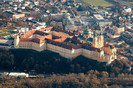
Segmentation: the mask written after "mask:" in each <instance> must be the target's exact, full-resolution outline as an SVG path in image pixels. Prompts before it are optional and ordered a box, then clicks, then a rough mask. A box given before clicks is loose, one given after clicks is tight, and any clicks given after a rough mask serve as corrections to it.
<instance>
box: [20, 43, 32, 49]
mask: <svg viewBox="0 0 133 88" xmlns="http://www.w3.org/2000/svg"><path fill="white" fill-rule="evenodd" d="M19 48H24V49H32V42H28V41H27V42H26V41H21V42H19Z"/></svg>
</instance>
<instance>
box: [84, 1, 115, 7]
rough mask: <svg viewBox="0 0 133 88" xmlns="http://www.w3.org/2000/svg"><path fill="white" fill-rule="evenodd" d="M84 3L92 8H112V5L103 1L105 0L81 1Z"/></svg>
mask: <svg viewBox="0 0 133 88" xmlns="http://www.w3.org/2000/svg"><path fill="white" fill-rule="evenodd" d="M83 1H84V2H85V3H88V4H90V5H94V6H103V7H108V6H112V5H113V4H111V3H109V2H107V1H105V0H83Z"/></svg>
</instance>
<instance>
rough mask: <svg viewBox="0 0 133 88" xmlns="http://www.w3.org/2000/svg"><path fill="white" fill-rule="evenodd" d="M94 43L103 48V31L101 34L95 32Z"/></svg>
mask: <svg viewBox="0 0 133 88" xmlns="http://www.w3.org/2000/svg"><path fill="white" fill-rule="evenodd" d="M92 45H93V47H95V48H102V47H103V46H104V36H103V34H102V33H100V35H97V34H96V32H94V38H93V44H92Z"/></svg>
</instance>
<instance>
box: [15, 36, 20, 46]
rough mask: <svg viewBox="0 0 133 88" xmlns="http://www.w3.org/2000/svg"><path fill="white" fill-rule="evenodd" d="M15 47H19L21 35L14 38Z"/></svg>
mask: <svg viewBox="0 0 133 88" xmlns="http://www.w3.org/2000/svg"><path fill="white" fill-rule="evenodd" d="M14 48H19V35H17V36H16V37H15V39H14Z"/></svg>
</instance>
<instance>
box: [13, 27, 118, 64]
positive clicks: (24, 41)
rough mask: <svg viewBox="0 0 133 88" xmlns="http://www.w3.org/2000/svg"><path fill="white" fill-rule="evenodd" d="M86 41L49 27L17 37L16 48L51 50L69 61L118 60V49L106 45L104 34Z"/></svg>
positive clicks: (72, 34) (15, 40)
mask: <svg viewBox="0 0 133 88" xmlns="http://www.w3.org/2000/svg"><path fill="white" fill-rule="evenodd" d="M85 32H87V30H85ZM85 35H86V36H87V35H88V37H89V35H90V34H89V33H88V34H87V33H85ZM86 36H85V37H86ZM84 41H85V40H83V39H81V37H79V35H75V34H74V33H71V32H68V31H65V30H61V29H58V28H53V27H48V28H44V29H39V30H30V31H28V32H27V33H25V34H23V35H21V36H20V35H18V36H16V37H15V39H14V47H15V48H22V49H34V50H37V51H43V50H50V51H53V52H56V53H59V54H60V55H61V56H63V57H65V58H68V59H74V58H75V57H77V56H79V55H83V56H85V57H87V58H90V59H93V60H97V61H100V62H104V61H105V62H110V61H113V60H114V59H116V58H117V55H116V52H117V49H116V48H115V47H114V46H112V45H109V44H108V43H105V42H104V36H103V35H102V34H99V35H95V34H94V36H93V37H92V38H91V41H89V38H88V40H86V42H84Z"/></svg>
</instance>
